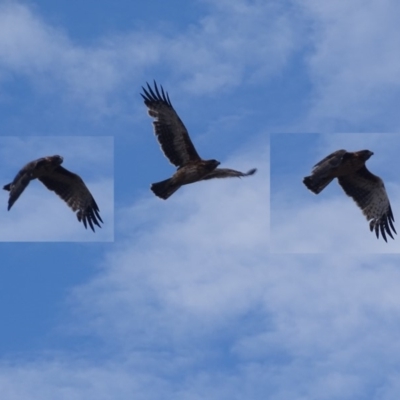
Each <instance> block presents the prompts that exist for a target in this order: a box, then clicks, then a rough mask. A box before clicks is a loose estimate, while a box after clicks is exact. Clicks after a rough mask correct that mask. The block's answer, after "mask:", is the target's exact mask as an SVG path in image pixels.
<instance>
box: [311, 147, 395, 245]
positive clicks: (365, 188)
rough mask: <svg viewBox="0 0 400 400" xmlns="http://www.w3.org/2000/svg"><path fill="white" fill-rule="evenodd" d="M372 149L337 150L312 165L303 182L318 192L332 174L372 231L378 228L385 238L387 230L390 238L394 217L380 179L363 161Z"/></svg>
mask: <svg viewBox="0 0 400 400" xmlns="http://www.w3.org/2000/svg"><path fill="white" fill-rule="evenodd" d="M373 154H374V153H373V152H372V151H369V150H361V151H356V152H354V153H351V152H348V151H346V150H337V151H335V152H334V153H332V154H329V156H327V157H325V158H324V159H323V160H321V161H320V162H319V163H317V164H315V165H314V168H313V170H312V173H311V175H310V176H306V177H305V178H304V180H303V183H304V184H305V185H306V186H307V188H308V189H310V190H311V191H312V192H313V193H315V194H318V193H320V192H321V191H322V190H323V189H324V188H325V187H326V186H327V185H328V184H329V183H330V182H331V181H332V180H333V179H334V178H337V179H338V181H339V185H340V186H341V187H342V188H343V190H344V191H345V193H346V194H347V195H348V196H350V197H352V198H353V200H354V201H355V202H356V204H357V205H358V207H360V208H361V210H362V212H363V214H364V215H365V217H366V218H367V220H368V221H369V228H370V230H371V232H372V231H373V230H375V233H376V237H377V238H379V232H381V235H382V237H383V239H384V240H385V242H387V239H386V233H387V234H388V235H389V236H390V237H391V238H392V239H394V238H393V235H392V232H391V229H392V231H393V232H394V233H396V234H397V232H396V229H395V228H394V226H393V222H394V217H393V213H392V209H391V207H390V202H389V198H388V195H387V193H386V190H385V185H384V184H383V181H382V179H381V178H379V177H378V176H376V175H374V174H372V173H371V172H369V171H368V169H367V167H366V166H365V162H366V161H367V160H368V159H369V158H370V157H371V156H372V155H373Z"/></svg>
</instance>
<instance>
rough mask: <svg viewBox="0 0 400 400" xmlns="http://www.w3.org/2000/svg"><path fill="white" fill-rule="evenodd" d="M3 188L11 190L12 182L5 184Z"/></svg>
mask: <svg viewBox="0 0 400 400" xmlns="http://www.w3.org/2000/svg"><path fill="white" fill-rule="evenodd" d="M3 189H4V190H8V191H10V190H11V183H8V184H7V185H4V186H3Z"/></svg>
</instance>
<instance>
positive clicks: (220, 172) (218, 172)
mask: <svg viewBox="0 0 400 400" xmlns="http://www.w3.org/2000/svg"><path fill="white" fill-rule="evenodd" d="M256 171H257V168H253V169H251V170H250V171H247V172H240V171H236V170H234V169H229V168H216V169H214V171H212V172H210V173H209V174H208V175H206V176H205V177H204V178H203V179H202V180H207V179H214V178H242V177H244V176H250V175H253V174H255V173H256Z"/></svg>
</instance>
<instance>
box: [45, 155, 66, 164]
mask: <svg viewBox="0 0 400 400" xmlns="http://www.w3.org/2000/svg"><path fill="white" fill-rule="evenodd" d="M47 159H48V161H50V162H51V164H52V165H54V166H59V165H61V164H62V162H63V161H64V158H63V157H61V156H58V155H55V156H52V157H47Z"/></svg>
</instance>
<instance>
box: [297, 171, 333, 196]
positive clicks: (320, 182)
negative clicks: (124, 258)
mask: <svg viewBox="0 0 400 400" xmlns="http://www.w3.org/2000/svg"><path fill="white" fill-rule="evenodd" d="M332 180H333V178H327V177H317V176H312V175H311V176H306V177H305V178H304V179H303V183H304V184H305V185H306V186H307V188H308V189H309V190H311V191H312V192H313V193H315V194H318V193H320V192H322V190H324V189H325V187H326V186H328V185H329V184H330V183H331V182H332Z"/></svg>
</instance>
